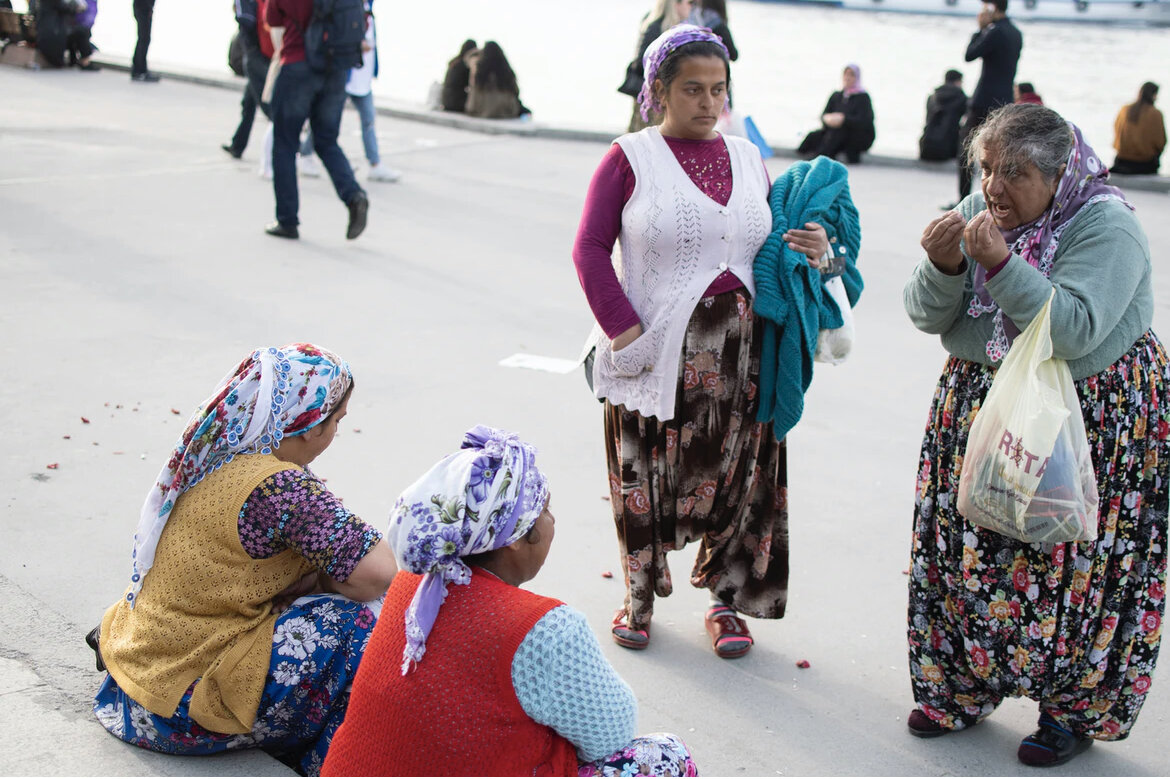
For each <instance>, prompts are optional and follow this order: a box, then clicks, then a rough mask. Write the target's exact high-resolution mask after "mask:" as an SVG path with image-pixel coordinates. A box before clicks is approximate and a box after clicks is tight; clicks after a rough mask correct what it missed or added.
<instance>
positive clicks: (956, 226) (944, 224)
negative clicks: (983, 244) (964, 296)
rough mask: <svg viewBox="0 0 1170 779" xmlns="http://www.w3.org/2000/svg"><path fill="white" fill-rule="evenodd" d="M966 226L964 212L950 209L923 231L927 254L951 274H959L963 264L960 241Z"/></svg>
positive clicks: (923, 244) (940, 267)
mask: <svg viewBox="0 0 1170 779" xmlns="http://www.w3.org/2000/svg"><path fill="white" fill-rule="evenodd" d="M966 226H967V225H966V222H965V221H964V220H963V215H962V214H960V213H959V212H958V211H948V212H946V213H945V214H943V215H942V216H940V217H938V218H937V219H934V220H932V221H931V223H930V224H928V225H927V226H926V229H925V230H923V231H922V241H921V243H922V248H923V249H925V250H926V256H927V257H929V258H930V261H931V262H933V263H934V265H935V267H936V268H938V269H939V270H941V271H942V272H943V273H946V274H947V275H949V276H957V275H958V274H959V269H960V268H961V267H962V266H963V251H962V249H960V248H959V241H960V239H962V237H963V229H964V228H965V227H966ZM968 247H970V244H968ZM1000 259H1003V258H1002V257H1000Z"/></svg>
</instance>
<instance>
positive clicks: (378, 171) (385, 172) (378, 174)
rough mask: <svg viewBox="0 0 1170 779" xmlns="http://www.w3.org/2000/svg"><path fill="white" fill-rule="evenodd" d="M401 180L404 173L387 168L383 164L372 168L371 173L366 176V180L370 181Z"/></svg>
mask: <svg viewBox="0 0 1170 779" xmlns="http://www.w3.org/2000/svg"><path fill="white" fill-rule="evenodd" d="M400 178H402V171H398V170H394V168H387V167H386V166H385V165H384V164H382V163H381V162H379V163H378V164H377V165H372V166H370V172H369V173H367V174H366V179H367V180H369V181H398V179H400Z"/></svg>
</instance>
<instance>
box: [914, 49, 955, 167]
mask: <svg viewBox="0 0 1170 779" xmlns="http://www.w3.org/2000/svg"><path fill="white" fill-rule="evenodd" d="M966 110H967V93H966V92H964V91H963V74H962V73H960V72H959V71H957V70H948V71H947V74H946V77H945V78H944V79H943V85H942V86H941V87H939V88H938V89H936V90H934V93H933V94H932V95H931V96H930V97H928V98H927V99H926V126H925V127H924V128H923V130H922V137H921V138H919V139H918V159H920V160H953V159H954V158H955V157H957V156H958V155H959V121H960V120H961V119H962V118H963V113H964V112H965V111H966Z"/></svg>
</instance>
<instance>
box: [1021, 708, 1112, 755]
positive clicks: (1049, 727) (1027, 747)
mask: <svg viewBox="0 0 1170 779" xmlns="http://www.w3.org/2000/svg"><path fill="white" fill-rule="evenodd" d="M1092 745H1093V739H1091V738H1087V737H1085V736H1078V735H1077V734H1076V733H1073V732H1072V731H1071V730H1068V729H1067V728H1064V727H1061V726H1060V725H1058V724H1057V722H1056V720H1054V719H1053V718H1052V717H1051V716H1050V715H1049V714H1048V712H1041V714H1040V727H1039V728H1038V729H1037V730H1036V732H1035V733H1033V734H1032V735H1030V736H1028V737H1027V738H1025V739H1024V740H1023V741H1021V742H1020V749H1019V751H1018V752H1016V757H1018V758H1019V759H1020V762H1021V763H1023V764H1024V765H1031V766H1037V767H1039V768H1051V767H1052V766H1058V765H1064V764H1065V763H1067V762H1068V761H1069V760H1072V759H1073V758H1074V757H1076V756H1077V755H1079V754H1080V753H1081V752H1084V751H1085V750H1086V749H1088V748H1089V747H1091V746H1092Z"/></svg>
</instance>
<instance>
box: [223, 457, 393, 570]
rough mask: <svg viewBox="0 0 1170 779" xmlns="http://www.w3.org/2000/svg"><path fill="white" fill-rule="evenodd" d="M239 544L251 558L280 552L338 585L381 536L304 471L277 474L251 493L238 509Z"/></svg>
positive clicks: (262, 557) (258, 558) (317, 480)
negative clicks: (295, 555)
mask: <svg viewBox="0 0 1170 779" xmlns="http://www.w3.org/2000/svg"><path fill="white" fill-rule="evenodd" d="M239 531H240V543H242V544H243V546H244V551H245V552H247V553H248V556H249V557H252V558H253V559H257V560H262V559H264V558H267V557H272V556H274V555H276V554H279V553H280V552H283V551H284V550H285V549H292V550H293V551H295V552H297V553H298V554H300V555H301V556H302V557H304V558H305V559H306V560H308V561H309V562H310V563H312V564H313V565H314V566H315V567H316V568H317V569H318V570H320V571H324V572H325V573H326V574H328V575H329V576H331V577H332V578H334V579H336V580H337V581H339V582H343V581H345V580H346V579H348V578H349V576H350V574H351V573H353V569H354V568H355V567H357V564H358V562H359V561H360V560H361V559H362V558H363V557H365V556H366V553H367V552H369V551H370V549H372V548H373V547H374V545H375V544H377V543H378V541H379V540H381V538H382V534H381V533H379V532H378V531H377V530H375V529H374V528H373V527H372V526H370V525H368V524H366V523H365V522H363V521H362V520H361V518H359V517H357V516H355V515H354V514H352V513H351V512H350V511H349V510H347V509H346V508H345V506H344V505H342V503H341V500H340V499H339V498H338V497H337V496H336V495H334V494H333V493H332V492H330V491H329V490H328V489H327V488H326V487H325V485H324V483H322V482H321V480H320V479H318V478H317V477H316V476H313V475H312V474H311V473H308V472H306V471H296V470H293V471H281V472H280V473H276V474H273V475H272V476H269V477H268V478H267V479H265V480H264V481H263V483H261V484H260V486H259V487H257V488H256V489H254V490H252V494H251V495H250V496H248V500H247V501H245V502H244V505H243V507H242V508H241V509H240V518H239Z"/></svg>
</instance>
